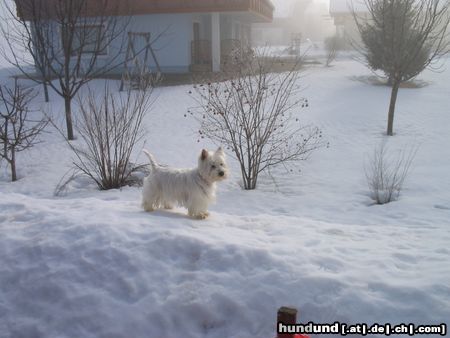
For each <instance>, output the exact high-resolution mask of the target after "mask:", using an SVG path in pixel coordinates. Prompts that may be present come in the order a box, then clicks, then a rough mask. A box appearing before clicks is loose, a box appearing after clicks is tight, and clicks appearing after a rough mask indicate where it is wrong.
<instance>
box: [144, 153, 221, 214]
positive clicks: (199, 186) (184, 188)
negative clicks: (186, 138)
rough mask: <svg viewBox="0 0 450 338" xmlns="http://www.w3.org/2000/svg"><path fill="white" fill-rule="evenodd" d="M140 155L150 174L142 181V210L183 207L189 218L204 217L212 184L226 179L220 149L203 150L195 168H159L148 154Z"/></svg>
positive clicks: (211, 197)
mask: <svg viewBox="0 0 450 338" xmlns="http://www.w3.org/2000/svg"><path fill="white" fill-rule="evenodd" d="M144 152H145V154H147V156H148V158H149V160H150V164H151V166H152V171H151V173H150V175H149V176H148V177H146V178H145V179H144V190H143V192H142V206H143V207H144V209H145V211H153V210H155V209H158V208H165V209H171V208H173V207H174V206H175V205H179V206H183V207H186V208H187V209H188V214H189V216H191V217H194V218H198V219H205V218H206V217H208V215H209V213H208V205H209V204H210V203H212V202H214V201H215V197H216V182H217V181H222V180H224V179H225V178H226V177H227V176H228V168H227V165H226V163H225V154H224V152H223V150H222V148H219V149H217V151H216V152H209V151H207V150H205V149H203V150H202V153H201V155H200V158H199V159H198V167H197V168H194V169H175V168H169V167H164V166H160V165H159V164H157V163H156V162H155V160H154V158H153V156H152V155H151V154H150V153H149V152H148V151H146V150H144Z"/></svg>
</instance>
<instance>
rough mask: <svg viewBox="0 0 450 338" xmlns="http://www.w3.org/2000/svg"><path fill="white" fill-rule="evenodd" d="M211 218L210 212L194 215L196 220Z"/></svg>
mask: <svg viewBox="0 0 450 338" xmlns="http://www.w3.org/2000/svg"><path fill="white" fill-rule="evenodd" d="M208 216H209V212H207V211H205V212H200V213H198V214H195V215H193V217H194V218H195V219H205V218H207V217H208Z"/></svg>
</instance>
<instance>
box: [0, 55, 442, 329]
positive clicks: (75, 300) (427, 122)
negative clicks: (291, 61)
mask: <svg viewBox="0 0 450 338" xmlns="http://www.w3.org/2000/svg"><path fill="white" fill-rule="evenodd" d="M2 74H5V72H2ZM370 75H371V74H370V72H369V71H368V70H367V69H365V68H364V67H363V66H361V65H360V64H358V63H356V62H354V61H351V60H340V61H338V62H336V64H335V66H334V67H331V68H324V67H322V66H314V67H310V68H307V69H306V70H305V71H304V76H303V77H302V79H301V81H302V83H303V85H304V88H305V89H304V91H303V95H305V97H307V98H308V100H309V102H310V107H309V108H308V109H303V110H301V111H300V113H301V116H302V119H303V120H304V121H305V122H311V123H314V124H315V125H318V126H319V127H321V128H322V130H323V133H324V135H325V137H326V138H327V140H328V141H329V142H330V148H329V149H322V150H319V151H317V152H316V153H314V154H313V156H312V157H311V159H310V160H309V161H307V162H304V163H302V164H301V169H302V171H301V172H299V173H292V174H288V175H287V174H286V173H285V171H284V170H283V169H278V170H275V171H274V172H273V173H272V174H273V176H274V177H275V181H273V180H272V179H271V178H270V177H269V176H263V177H262V178H261V181H260V183H259V187H258V190H256V191H253V192H246V191H242V190H241V189H240V187H239V179H240V176H239V172H238V167H237V163H236V162H235V161H234V160H233V159H231V158H230V159H229V162H230V164H231V168H232V171H233V172H232V175H231V177H230V179H229V180H228V181H226V182H224V183H223V184H220V185H219V194H218V203H217V204H216V205H214V206H213V207H212V208H211V217H210V218H209V219H207V220H206V221H195V220H191V219H188V218H187V217H186V216H185V210H183V209H176V210H174V211H170V212H166V211H158V212H155V213H153V214H148V213H145V212H143V211H142V210H141V208H140V189H139V188H136V187H133V188H131V187H129V188H124V189H122V190H121V191H108V192H100V191H97V190H96V188H95V186H93V185H91V184H89V183H88V182H86V181H85V180H83V179H79V180H76V181H75V182H73V183H71V184H70V186H69V188H68V190H67V192H66V194H65V196H62V197H55V196H54V195H53V191H54V189H55V186H56V185H57V183H58V182H59V181H60V179H61V178H62V176H63V175H64V173H65V172H66V171H67V170H68V169H69V167H70V163H71V156H72V155H71V153H70V151H69V150H68V148H67V146H66V145H65V143H64V141H63V140H61V138H60V136H59V135H58V134H57V133H55V132H50V133H48V134H45V135H44V136H43V141H44V142H43V143H41V144H39V145H38V146H36V147H35V148H34V149H32V150H30V151H29V152H27V153H26V154H25V153H24V154H19V162H18V165H19V175H20V177H21V179H20V180H19V181H18V182H16V183H9V182H8V174H9V173H8V171H7V169H6V168H5V166H4V165H3V166H2V172H1V180H0V257H1V265H0V337H58V338H59V337H83V338H84V337H86V338H89V337H105V338H113V337H124V338H125V337H152V338H153V337H154V338H172V337H173V338H175V337H186V338H191V337H192V338H194V337H195V338H197V337H215V338H250V337H260V338H263V337H264V338H271V337H273V336H274V335H275V319H276V310H277V308H278V307H279V306H281V305H292V306H295V307H297V308H299V309H300V311H301V313H302V315H301V319H302V321H310V320H312V321H314V322H318V323H324V322H334V321H335V320H338V321H341V322H346V323H349V324H352V323H361V322H366V323H374V322H378V323H386V322H390V323H393V324H398V323H402V322H406V323H410V322H412V323H416V324H431V323H442V322H446V321H447V322H448V320H449V318H450V284H449V280H450V249H449V243H450V179H449V172H450V150H449V144H450V132H449V130H450V129H449V126H450V114H449V111H448V109H449V108H448V107H449V93H450V82H449V81H448V79H449V77H450V70H446V71H445V72H442V73H432V72H425V73H424V74H423V75H421V76H420V80H422V81H424V82H426V83H427V85H426V86H425V87H423V88H415V89H402V90H401V91H400V94H399V101H398V106H397V111H396V120H395V125H394V130H395V131H396V133H397V134H396V136H394V137H392V138H389V139H388V140H387V145H388V147H389V149H391V150H396V149H402V148H405V147H407V146H418V147H419V151H418V154H417V156H416V159H415V161H414V164H413V167H412V172H411V173H410V176H409V177H408V180H407V182H406V185H405V189H404V191H403V194H402V195H401V197H400V199H399V200H398V201H396V202H393V203H390V204H387V205H383V206H376V205H372V201H371V199H370V198H369V192H368V189H367V184H366V181H365V174H364V162H365V161H366V160H367V158H368V157H369V156H370V155H371V154H372V152H373V150H374V148H375V147H377V146H378V145H379V144H380V142H381V141H382V140H383V139H386V137H385V136H384V135H383V132H384V130H385V124H386V117H387V106H388V99H389V88H387V87H383V86H375V85H372V84H370V83H367V81H363V80H364V79H367V77H368V76H370ZM93 85H94V86H96V85H98V88H99V90H100V89H101V88H102V83H101V82H96V83H94V84H93ZM189 88H190V87H189V86H178V87H170V88H159V89H157V91H156V92H157V93H156V94H157V101H156V103H155V104H154V106H153V109H152V110H151V111H150V112H149V113H148V115H147V118H146V122H145V125H146V128H147V130H148V136H147V138H146V144H145V147H146V148H148V149H149V150H151V152H152V153H153V154H154V155H155V157H156V159H157V160H158V161H160V162H162V163H167V164H170V165H173V166H178V167H186V166H193V165H195V163H196V160H197V156H198V155H199V154H200V150H201V149H202V147H209V148H212V145H211V144H209V143H207V142H204V140H200V142H197V137H196V133H195V131H196V130H197V129H198V126H197V123H196V122H195V121H194V120H193V119H190V118H189V117H188V118H185V117H184V114H185V113H186V111H187V109H188V108H189V107H190V106H192V104H193V103H192V101H191V99H190V97H189V95H188V94H187V92H188V91H189ZM36 106H37V107H41V108H42V109H46V110H47V111H50V112H51V113H52V114H54V115H56V114H57V113H58V112H59V110H60V109H61V107H62V102H61V100H60V99H59V98H58V97H56V96H53V97H52V103H51V105H50V106H47V105H45V104H43V103H41V102H36ZM61 123H62V121H61ZM137 150H139V149H137ZM138 153H139V152H138V151H137V152H136V157H137V156H138ZM139 160H140V161H142V162H144V161H145V158H144V156H142V155H140V154H139Z"/></svg>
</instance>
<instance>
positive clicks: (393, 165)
mask: <svg viewBox="0 0 450 338" xmlns="http://www.w3.org/2000/svg"><path fill="white" fill-rule="evenodd" d="M416 153H417V148H413V149H411V150H409V151H407V150H400V151H399V152H397V153H396V154H394V153H389V151H388V150H387V149H386V144H385V143H384V142H383V143H382V144H381V145H380V146H379V147H377V148H376V149H375V151H374V153H373V156H372V158H371V159H370V160H369V163H368V165H366V168H365V171H366V178H367V183H368V185H369V190H370V197H371V198H372V199H373V200H374V201H375V202H376V203H377V204H386V203H389V202H392V201H395V200H397V199H398V197H399V196H400V192H401V191H402V189H403V184H404V182H405V179H406V177H407V176H408V173H409V171H410V168H411V164H412V162H413V160H414V157H415V155H416Z"/></svg>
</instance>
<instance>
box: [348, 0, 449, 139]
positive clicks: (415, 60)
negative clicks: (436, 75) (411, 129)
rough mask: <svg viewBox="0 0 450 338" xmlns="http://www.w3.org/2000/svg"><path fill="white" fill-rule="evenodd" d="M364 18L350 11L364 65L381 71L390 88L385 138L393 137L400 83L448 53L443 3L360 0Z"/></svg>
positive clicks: (435, 0) (433, 0) (440, 0)
mask: <svg viewBox="0 0 450 338" xmlns="http://www.w3.org/2000/svg"><path fill="white" fill-rule="evenodd" d="M364 3H365V5H366V7H367V10H368V12H369V15H368V18H365V17H363V16H361V15H359V14H358V13H357V12H356V11H355V10H353V16H354V18H355V21H356V25H357V27H358V30H359V32H360V34H361V38H362V44H356V45H357V47H358V49H359V50H360V51H361V52H362V54H363V56H364V58H365V62H366V63H367V65H368V66H369V67H370V68H371V69H372V70H374V71H377V70H380V71H382V72H383V73H384V74H385V75H386V77H387V78H388V80H389V84H390V85H391V86H392V90H391V99H390V104H389V113H388V126H387V135H393V125H394V111H395V105H396V101H397V95H398V90H399V88H400V85H401V83H403V82H405V81H408V80H410V79H412V78H414V77H416V76H417V75H418V74H420V73H421V72H422V71H423V70H424V69H425V68H427V67H428V66H430V65H432V63H433V62H435V61H437V60H438V59H439V57H441V56H443V55H444V54H446V53H447V52H448V51H449V48H448V47H449V36H448V33H447V28H448V25H449V5H448V2H447V0H420V1H417V0H364Z"/></svg>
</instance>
